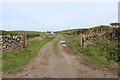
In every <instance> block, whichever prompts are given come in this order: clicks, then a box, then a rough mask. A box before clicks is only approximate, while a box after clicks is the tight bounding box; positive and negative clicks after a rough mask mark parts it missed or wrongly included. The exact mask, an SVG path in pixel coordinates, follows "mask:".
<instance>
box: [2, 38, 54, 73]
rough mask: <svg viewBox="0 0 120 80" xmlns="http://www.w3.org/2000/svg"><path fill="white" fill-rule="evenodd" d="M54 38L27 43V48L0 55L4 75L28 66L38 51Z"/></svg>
mask: <svg viewBox="0 0 120 80" xmlns="http://www.w3.org/2000/svg"><path fill="white" fill-rule="evenodd" d="M53 38H54V37H47V38H45V39H43V40H41V41H40V40H30V41H27V48H25V49H21V50H13V51H10V52H3V53H2V71H3V72H5V73H12V72H15V71H16V70H17V68H19V67H21V66H23V65H26V64H28V63H29V62H30V61H31V60H32V58H34V57H35V56H36V54H37V52H38V51H39V49H40V48H41V47H42V46H43V45H44V44H45V43H47V42H49V41H50V40H52V39H53Z"/></svg>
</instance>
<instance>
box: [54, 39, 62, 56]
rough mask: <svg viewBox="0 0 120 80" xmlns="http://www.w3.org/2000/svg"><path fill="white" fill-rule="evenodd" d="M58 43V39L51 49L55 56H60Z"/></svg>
mask: <svg viewBox="0 0 120 80" xmlns="http://www.w3.org/2000/svg"><path fill="white" fill-rule="evenodd" d="M58 43H59V39H58V40H57V41H56V42H55V43H54V44H53V49H54V52H55V53H56V55H57V56H61V55H60V53H59V48H58Z"/></svg>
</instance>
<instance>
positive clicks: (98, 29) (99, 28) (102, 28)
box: [56, 25, 112, 35]
mask: <svg viewBox="0 0 120 80" xmlns="http://www.w3.org/2000/svg"><path fill="white" fill-rule="evenodd" d="M91 30H93V31H92V32H93V33H101V32H106V31H107V32H111V31H112V27H110V26H106V25H101V26H97V27H92V28H87V29H70V30H63V31H58V32H56V33H65V34H77V35H79V34H80V33H83V34H89V33H90V32H91Z"/></svg>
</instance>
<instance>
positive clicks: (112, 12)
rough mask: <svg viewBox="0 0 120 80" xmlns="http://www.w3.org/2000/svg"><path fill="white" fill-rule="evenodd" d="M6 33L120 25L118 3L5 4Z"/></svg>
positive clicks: (4, 26)
mask: <svg viewBox="0 0 120 80" xmlns="http://www.w3.org/2000/svg"><path fill="white" fill-rule="evenodd" d="M1 5H2V12H0V15H1V17H2V23H3V25H2V26H1V28H2V29H3V30H31V31H34V30H35V31H48V30H49V31H57V30H64V29H67V28H68V26H70V28H71V29H76V28H89V27H93V26H95V25H96V24H97V25H105V24H109V23H112V22H118V3H117V2H7V3H1Z"/></svg>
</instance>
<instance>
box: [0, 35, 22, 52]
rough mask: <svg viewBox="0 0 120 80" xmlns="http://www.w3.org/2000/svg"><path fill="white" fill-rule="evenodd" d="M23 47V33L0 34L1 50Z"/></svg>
mask: <svg viewBox="0 0 120 80" xmlns="http://www.w3.org/2000/svg"><path fill="white" fill-rule="evenodd" d="M21 48H23V35H15V36H12V35H0V50H2V51H7V50H12V49H21Z"/></svg>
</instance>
